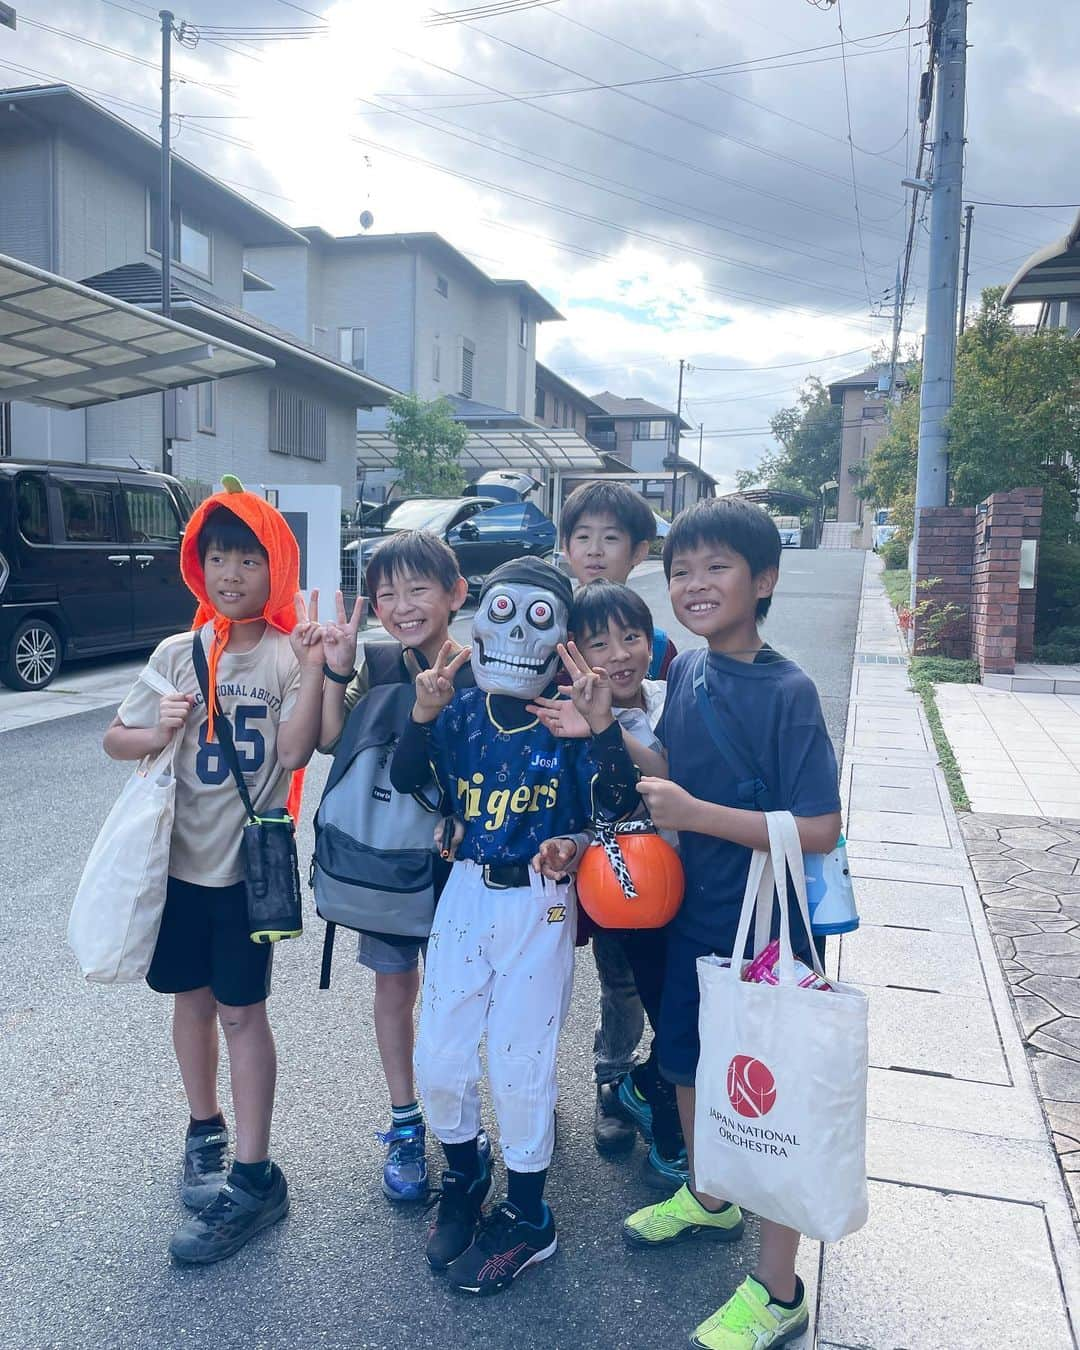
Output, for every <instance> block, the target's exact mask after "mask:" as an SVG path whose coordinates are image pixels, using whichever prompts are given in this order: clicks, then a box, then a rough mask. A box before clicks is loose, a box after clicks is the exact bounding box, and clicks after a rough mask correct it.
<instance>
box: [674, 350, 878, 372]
mask: <svg viewBox="0 0 1080 1350" xmlns="http://www.w3.org/2000/svg"><path fill="white" fill-rule="evenodd" d="M870 350H871V348H870V346H869V345H868V346H866V347H854V348H853V349H852V350H851V351H850V352H834V353H833V354H832V356H812V357H810V358H809V360H806V361H787V362H785V363H784V364H783V365H779V366H699V365H698V363H697V362H696V361H692V362H691V363H690V364H691V368H692V369H693V370H702V371H708V372H709V373H710V374H720V375H745V374H748V373H750V372H752V371H759V370H794V369H796V367H798V366H816V365H817V364H818V363H819V362H823V361H839V360H840V358H841V357H842V356H857V355H858V354H859V352H868V351H870Z"/></svg>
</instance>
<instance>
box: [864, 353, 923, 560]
mask: <svg viewBox="0 0 1080 1350" xmlns="http://www.w3.org/2000/svg"><path fill="white" fill-rule="evenodd" d="M904 379H905V380H906V381H907V392H906V393H905V395H904V397H903V399H902V400H901V401H900V402H899V403H893V404H890V405H889V408H888V414H887V415H888V430H887V431H886V432H885V435H884V436H882V438H881V440H880V441H878V443H877V445H876V447H875V448H874V451H873V453H872V454H871V456H870V458H869V460H868V461H867V465H866V472H865V473H864V475H863V481H862V485H861V486H860V488H859V496H860V497H862V498H863V499H864V500H865V501H870V502H874V503H875V504H876V505H878V506H888V507H890V508H891V509H892V516H891V523H892V524H894V525H896V526H897V527H898V532H899V534H900V535H901V536H902V537H903V539H904V541H905V542H910V540H911V532H912V529H913V528H914V519H915V465H916V462H917V460H918V455H919V385H920V383H921V380H922V367H921V366H920V365H919V364H918V363H917V362H916V363H912V364H911V365H908V366H905V369H904Z"/></svg>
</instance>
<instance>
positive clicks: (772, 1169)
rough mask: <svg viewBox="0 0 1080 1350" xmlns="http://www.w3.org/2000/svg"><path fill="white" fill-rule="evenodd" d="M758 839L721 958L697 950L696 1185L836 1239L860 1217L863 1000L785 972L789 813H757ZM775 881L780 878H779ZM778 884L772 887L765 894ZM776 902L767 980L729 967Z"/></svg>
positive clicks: (793, 869) (792, 854)
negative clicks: (763, 828) (775, 962)
mask: <svg viewBox="0 0 1080 1350" xmlns="http://www.w3.org/2000/svg"><path fill="white" fill-rule="evenodd" d="M766 820H767V821H768V827H769V840H770V850H769V852H768V853H764V852H758V853H755V854H754V856H753V859H752V861H751V866H750V876H749V879H748V881H747V885H746V893H745V895H744V897H743V906H742V913H741V915H740V918H739V929H738V934H737V936H736V939H735V948H734V953H735V955H734V956H733V958H732V960H730V961H727V960H723V959H721V958H720V957H716V956H707V957H702V958H700V959H699V961H698V963H697V966H698V983H699V986H700V989H701V1011H700V1015H699V1030H700V1035H701V1059H700V1061H699V1063H698V1070H697V1082H696V1086H697V1106H696V1114H695V1119H694V1172H695V1179H696V1185H697V1187H698V1189H699V1190H701V1191H703V1192H705V1193H706V1194H708V1195H713V1196H717V1197H720V1198H722V1199H725V1200H732V1201H734V1202H735V1203H736V1204H739V1205H741V1206H745V1207H746V1208H747V1209H750V1210H752V1211H753V1212H754V1213H755V1214H758V1215H760V1216H761V1217H762V1218H765V1219H771V1220H773V1222H775V1223H780V1224H784V1225H786V1226H787V1227H788V1228H794V1229H796V1230H797V1231H798V1232H800V1233H805V1234H806V1235H807V1236H808V1237H813V1238H818V1239H820V1240H822V1241H825V1242H835V1241H836V1240H837V1239H838V1238H842V1237H844V1236H845V1235H846V1234H848V1233H853V1232H855V1231H856V1229H858V1228H861V1227H862V1225H863V1224H864V1223H865V1222H866V1217H867V1212H868V1200H867V1191H866V1073H867V1002H866V996H865V994H863V993H862V991H861V990H858V989H855V988H854V987H853V986H851V985H846V984H839V983H837V982H831V983H832V989H831V990H828V991H826V990H819V989H803V988H800V987H799V985H798V983H797V978H796V975H795V969H794V956H793V953H792V940H791V921H790V918H789V907H788V905H787V904H786V903H785V902H784V901H785V898H786V897H785V895H784V893H785V891H786V884H785V879H784V878H785V869H786V871H787V873H788V874H789V875H790V877H791V880H792V883H793V886H794V889H795V893H796V896H797V899H798V911H799V916H800V922H801V924H802V925H803V926H804V927H805V931H806V939H805V941H803V940H802V939H801V935H800V941H799V944H798V945H799V946H800V947H808V948H809V950H810V952H811V953H812V954H813V956H812V959H813V961H814V964H815V967H816V968H817V970H818V973H819V974H820V973H822V972H821V967H820V964H819V958H818V957H817V955H816V953H814V949H813V941H812V939H811V937H810V917H809V913H808V909H807V903H806V880H805V877H804V875H803V866H802V849H801V847H800V845H799V836H798V829H797V827H796V825H795V819H794V817H793V816H791V815H790V814H789V813H788V812H786V811H778V812H769V813H767V815H766ZM777 879H779V887H777ZM778 890H779V896H778V894H777V892H778ZM778 898H779V899H780V901H781V903H780V962H779V966H778V968H777V974H778V976H779V983H778V984H776V985H769V984H751V983H747V982H746V981H744V980H743V979H742V978H741V975H742V970H743V967H744V962H742V961H741V959H740V958H741V957H742V954H743V952H745V950H746V941H747V938H748V936H749V933H750V924H751V921H754V922H755V944H754V948H753V950H754V952H755V954H756V953H757V952H758V951H760V950H761V949H762V948H763V947H764V946H765V945H766V943H767V942H768V940H769V926H770V923H771V920H772V913H773V905H774V903H776V901H777V899H778Z"/></svg>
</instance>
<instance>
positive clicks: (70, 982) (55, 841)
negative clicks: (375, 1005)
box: [0, 553, 862, 1350]
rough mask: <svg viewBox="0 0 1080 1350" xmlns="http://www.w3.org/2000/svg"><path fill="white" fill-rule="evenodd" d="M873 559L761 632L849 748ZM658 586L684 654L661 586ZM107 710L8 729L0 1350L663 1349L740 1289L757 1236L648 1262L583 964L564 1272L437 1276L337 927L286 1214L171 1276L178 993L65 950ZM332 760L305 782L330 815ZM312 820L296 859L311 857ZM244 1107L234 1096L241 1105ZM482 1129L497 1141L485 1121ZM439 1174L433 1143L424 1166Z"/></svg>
mask: <svg viewBox="0 0 1080 1350" xmlns="http://www.w3.org/2000/svg"><path fill="white" fill-rule="evenodd" d="M861 570H862V554H842V553H805V554H803V553H789V554H787V555H785V559H784V569H783V578H782V585H781V589H780V591H779V592H778V595H777V599H776V603H775V606H774V611H773V616H772V617H771V618H770V619H769V621H768V625H767V628H766V630H765V632H766V635H767V636H768V638H769V640H770V641H772V642H773V643H774V645H776V646H777V647H778V648H779V649H780V650H782V651H784V652H785V653H786V654H788V655H791V656H793V657H794V658H795V659H797V660H799V661H800V662H801V663H802V664H803V665H804V666H805V667H806V668H807V669H808V670H809V672H810V674H811V675H812V676H813V677H814V678H815V680H816V681H817V682H818V685H819V688H820V690H821V694H822V699H823V703H824V705H825V708H826V715H827V717H828V720H829V725H830V730H831V732H832V733H833V735H834V738H836V739H837V741H838V743H842V740H843V723H844V716H845V713H846V704H847V693H848V684H849V678H850V667H851V654H852V648H853V643H854V632H855V623H856V616H857V609H858V595H859V584H860V577H861ZM637 585H638V588H639V589H640V590H641V591H642V593H643V594H644V595H645V596H646V598H647V599H648V600H649V601H650V603H651V604H653V605H654V607H655V612H656V614H657V617H658V620H659V621H660V622H662V623H664V624H665V626H666V627H667V628H668V629H669V632H670V633H671V635H672V637H673V638H674V640H675V642H676V644H677V645H679V646H687V645H692V643H691V641H690V639H689V635H688V634H685V633H683V632H682V630H680V629H679V628H678V626H677V625H676V624H674V622H673V621H671V618H670V610H669V609H668V608H667V602H666V590H665V586H664V580H663V575H662V573H657V572H653V573H650V574H647V575H645V576H644V577H643V578H642V579H641V580H640V581H639V582H638V583H637ZM109 719H110V713H109V712H108V711H107V710H105V711H101V712H93V713H86V714H83V715H80V716H76V717H70V718H65V719H63V720H61V721H56V722H51V723H43V724H40V725H38V726H34V727H29V728H26V729H21V730H14V731H9V732H6V733H3V734H0V1346H2V1347H4V1350H8V1348H9V1347H10V1348H11V1350H44V1348H45V1347H58V1348H59V1347H63V1350H74V1348H75V1347H80V1348H82V1347H88V1346H90V1347H95V1350H96V1348H97V1347H123V1350H135V1347H139V1348H140V1350H142V1348H143V1347H145V1348H146V1350H151V1348H152V1350H172V1347H186V1346H212V1347H214V1348H215V1350H232V1348H233V1347H235V1348H236V1350H240V1348H241V1347H243V1350H258V1348H261V1347H267V1348H268V1350H279V1347H289V1350H307V1347H333V1348H334V1350H337V1348H338V1347H341V1348H342V1350H344V1347H349V1348H350V1350H354V1348H355V1350H383V1348H384V1347H386V1348H387V1350H389V1348H390V1347H393V1348H394V1350H397V1348H398V1347H400V1346H402V1345H406V1346H419V1347H429V1346H430V1347H442V1346H452V1345H463V1346H469V1347H475V1348H476V1350H505V1348H508V1347H524V1348H526V1350H531V1348H532V1347H537V1348H538V1350H539V1348H540V1347H543V1350H555V1348H558V1350H570V1347H575V1348H576V1347H580V1346H587V1347H590V1350H656V1347H660V1346H679V1345H684V1344H685V1343H686V1336H687V1333H688V1332H689V1330H691V1329H692V1328H693V1326H694V1325H695V1324H696V1323H697V1321H698V1320H700V1319H701V1318H702V1317H703V1316H705V1315H707V1314H708V1313H709V1312H711V1311H712V1310H713V1308H714V1307H716V1306H717V1304H718V1303H719V1302H721V1301H722V1299H723V1298H724V1297H726V1295H727V1293H728V1292H729V1291H730V1290H731V1289H732V1288H733V1287H734V1285H735V1284H736V1283H737V1282H738V1281H739V1279H741V1278H742V1275H743V1273H744V1272H745V1271H746V1270H747V1269H748V1267H749V1264H750V1262H751V1261H752V1257H753V1250H754V1246H755V1239H754V1233H753V1226H752V1225H751V1226H750V1228H749V1230H748V1234H747V1236H746V1238H744V1240H743V1241H742V1242H741V1243H738V1244H737V1245H736V1246H735V1247H734V1248H731V1249H720V1248H713V1247H694V1246H692V1245H691V1246H687V1247H685V1248H681V1249H677V1250H675V1251H674V1252H657V1253H636V1252H633V1253H632V1252H630V1251H628V1250H627V1249H626V1248H625V1247H624V1246H623V1243H622V1239H621V1237H620V1231H619V1227H620V1223H621V1221H622V1219H623V1218H624V1217H625V1215H626V1214H628V1213H630V1212H631V1211H632V1210H633V1209H635V1208H637V1207H638V1206H639V1205H642V1204H646V1203H649V1201H650V1200H651V1199H652V1198H653V1197H652V1195H651V1193H649V1192H648V1191H646V1190H645V1188H644V1187H643V1186H642V1184H641V1180H640V1174H639V1168H640V1165H641V1162H642V1158H643V1149H642V1146H641V1145H640V1144H638V1146H637V1148H636V1150H635V1152H634V1154H633V1155H632V1156H631V1157H630V1158H629V1159H626V1160H622V1161H605V1160H603V1159H601V1158H599V1157H598V1156H597V1154H596V1152H595V1149H594V1147H593V1143H592V1110H593V1094H592V1086H591V1043H592V1028H593V1022H594V1016H595V998H596V987H595V976H594V974H593V970H592V963H591V960H590V959H589V956H588V953H587V952H583V953H580V954H579V964H578V980H577V987H576V989H575V993H574V1002H573V1008H572V1011H571V1016H570V1020H569V1023H568V1025H567V1027H566V1030H565V1032H564V1036H563V1043H562V1048H561V1054H560V1081H561V1086H562V1094H563V1096H562V1101H561V1103H560V1107H559V1121H560V1127H559V1145H558V1150H557V1153H556V1156H555V1161H554V1164H553V1167H552V1171H551V1177H550V1181H549V1188H548V1198H549V1199H550V1201H551V1204H552V1206H553V1208H554V1211H555V1214H556V1218H557V1221H558V1226H559V1251H558V1254H557V1256H556V1257H555V1258H554V1259H552V1260H551V1261H549V1262H548V1263H546V1264H545V1266H543V1267H542V1268H541V1269H540V1270H538V1271H535V1272H529V1273H528V1274H527V1275H526V1276H525V1277H523V1279H522V1281H521V1284H520V1285H519V1286H518V1287H516V1288H515V1289H513V1290H512V1291H511V1292H510V1293H508V1294H506V1295H503V1296H501V1297H499V1298H497V1299H494V1300H485V1301H483V1302H479V1301H470V1300H468V1299H467V1298H464V1297H460V1296H455V1295H453V1294H451V1292H450V1291H449V1290H448V1289H447V1288H446V1287H445V1285H444V1284H442V1283H440V1282H439V1281H438V1280H437V1279H435V1278H434V1277H432V1276H431V1275H430V1274H429V1272H428V1270H427V1268H426V1266H425V1264H424V1261H423V1257H422V1250H421V1249H422V1245H423V1238H424V1232H425V1227H426V1220H425V1217H424V1215H423V1214H422V1212H421V1211H419V1210H418V1209H416V1208H404V1209H395V1208H393V1207H391V1206H390V1205H389V1204H387V1202H386V1201H385V1200H384V1198H383V1196H382V1193H381V1190H380V1188H379V1184H378V1178H379V1168H380V1165H381V1164H380V1159H381V1150H380V1148H379V1146H378V1145H377V1144H376V1142H375V1140H374V1138H373V1131H374V1130H376V1129H385V1128H386V1122H385V1118H384V1117H385V1113H386V1104H385V1087H384V1084H383V1082H382V1076H381V1072H380V1068H379V1063H378V1057H377V1054H376V1051H375V1043H374V1035H373V1030H372V1026H371V1001H372V979H371V976H370V975H369V973H368V972H367V971H364V970H361V969H360V968H359V967H357V966H356V965H355V963H354V962H353V960H352V950H351V943H350V942H349V941H348V939H347V937H345V938H344V939H343V940H342V941H341V942H340V943H339V947H338V952H337V961H336V968H335V975H334V983H333V988H332V989H331V990H330V991H329V992H325V993H320V992H319V990H318V964H319V953H320V945H321V944H320V938H321V928H322V925H321V923H319V922H318V921H317V920H316V919H315V916H314V913H313V912H312V914H311V923H310V926H309V931H308V933H307V934H306V935H305V937H304V938H303V939H302V940H301V941H298V942H288V943H284V944H282V946H281V948H280V950H279V951H278V953H277V957H276V969H275V972H274V993H273V996H272V999H271V1015H272V1019H273V1023H274V1026H275V1028H276V1031H277V1036H278V1048H279V1057H280V1079H279V1095H278V1113H277V1119H276V1121H275V1127H274V1153H275V1156H276V1157H277V1159H278V1160H279V1161H280V1162H281V1164H282V1165H283V1167H284V1169H285V1172H286V1174H287V1175H288V1178H289V1182H290V1186H291V1191H292V1198H293V1209H292V1213H291V1215H290V1217H289V1218H288V1219H287V1220H286V1221H285V1222H284V1223H283V1224H281V1225H279V1226H278V1227H277V1228H275V1229H274V1230H271V1231H270V1232H269V1233H266V1234H264V1235H263V1236H261V1237H260V1238H259V1239H258V1240H257V1241H256V1242H254V1243H253V1244H252V1245H251V1246H250V1247H248V1248H247V1249H246V1250H244V1251H242V1252H241V1253H240V1254H239V1255H238V1256H236V1257H235V1258H234V1259H233V1260H231V1261H228V1262H226V1263H224V1264H222V1265H220V1266H217V1267H212V1268H209V1269H206V1270H194V1271H193V1270H185V1269H178V1268H174V1267H172V1266H171V1265H170V1264H169V1262H168V1259H167V1255H166V1247H167V1242H168V1238H169V1235H170V1233H171V1231H172V1229H173V1228H174V1227H175V1226H176V1225H177V1224H178V1223H179V1222H180V1221H181V1220H182V1218H183V1217H184V1211H183V1210H182V1208H181V1205H180V1203H179V1200H178V1196H177V1183H178V1175H179V1159H180V1154H181V1148H182V1140H183V1130H184V1123H185V1118H186V1115H185V1106H184V1099H183V1095H182V1092H181V1089H180V1084H179V1079H178V1075H177V1072H176V1068H175V1064H174V1061H173V1058H172V1052H171V1047H170V1044H169V1034H168V1026H169V1021H168V1018H169V1007H168V1002H167V1000H165V999H163V998H160V997H157V996H155V995H153V994H151V993H150V992H149V991H148V990H146V989H145V988H143V987H126V988H116V989H105V988H90V987H88V986H86V985H85V984H84V983H83V982H82V980H81V977H80V976H79V973H78V971H77V969H76V967H75V964H74V961H73V959H72V958H71V956H70V953H69V952H68V950H67V948H66V946H65V941H64V930H65V924H66V917H67V909H68V906H69V903H70V898H71V895H72V894H73V891H74V887H75V884H76V881H77V879H78V875H79V871H80V868H81V864H82V860H83V859H84V858H85V856H86V853H87V852H88V850H89V848H90V845H91V843H92V842H93V839H94V836H95V834H96V831H97V829H98V827H99V825H100V822H101V820H102V819H103V817H104V815H105V813H106V811H107V810H108V807H109V805H110V804H111V802H112V800H113V798H114V797H115V795H116V793H117V791H118V790H119V788H120V785H121V783H122V782H123V780H124V777H125V775H126V773H127V772H128V770H127V769H126V768H125V767H124V766H123V765H119V764H114V763H112V762H111V761H109V760H108V759H106V757H105V756H104V754H103V753H102V752H101V749H100V737H101V734H102V732H103V731H104V728H105V726H106V725H107V723H108V721H109ZM324 774H325V765H324V764H321V763H317V764H316V765H315V766H314V767H313V768H312V770H311V771H310V772H309V780H308V798H307V800H308V802H309V803H313V802H314V801H316V800H317V794H318V791H319V789H320V787H321V784H322V780H323V777H324ZM310 847H311V838H310V820H309V819H308V820H307V821H305V825H304V828H303V830H302V838H301V856H302V857H303V856H306V855H307V854H308V853H309V852H310ZM225 1107H226V1111H227V1112H228V1110H229V1106H228V1098H227V1093H226V1100H225ZM485 1119H486V1121H487V1122H488V1124H489V1126H490V1127H491V1129H492V1132H493V1133H495V1130H494V1120H493V1116H492V1113H491V1111H490V1108H488V1109H487V1110H486V1112H485ZM430 1156H431V1160H432V1163H433V1164H435V1165H436V1166H437V1157H436V1150H435V1148H434V1147H432V1148H431V1150H430Z"/></svg>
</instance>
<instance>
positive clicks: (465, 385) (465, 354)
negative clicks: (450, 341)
mask: <svg viewBox="0 0 1080 1350" xmlns="http://www.w3.org/2000/svg"><path fill="white" fill-rule="evenodd" d="M475 359H476V344H475V343H474V342H470V341H469V339H468V338H462V339H461V387H460V388H459V390H458V393H460V394H461V397H462V398H472V396H473V364H474V361H475Z"/></svg>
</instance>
